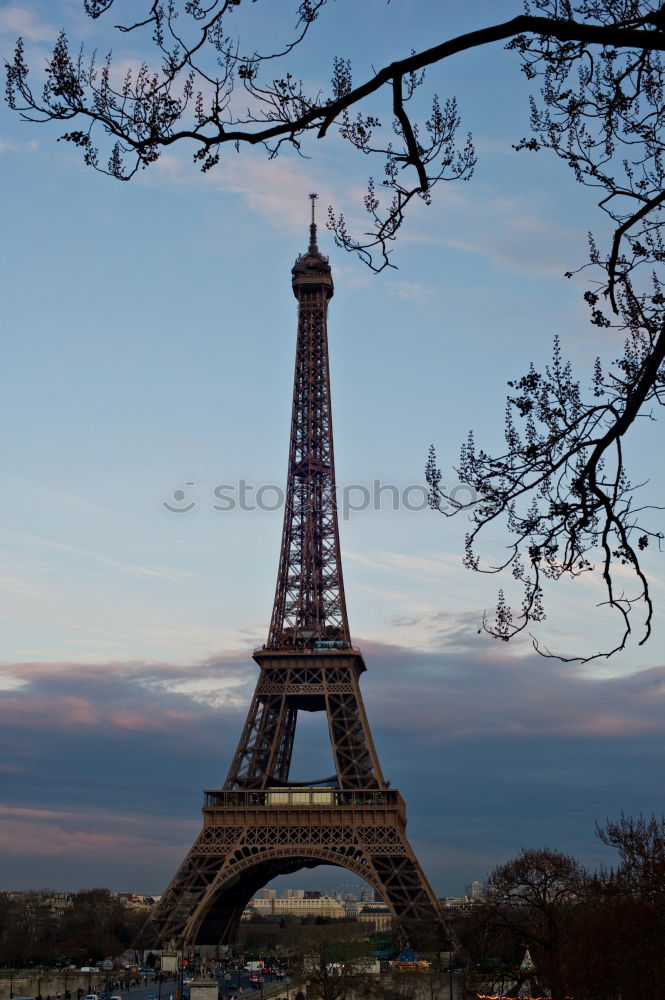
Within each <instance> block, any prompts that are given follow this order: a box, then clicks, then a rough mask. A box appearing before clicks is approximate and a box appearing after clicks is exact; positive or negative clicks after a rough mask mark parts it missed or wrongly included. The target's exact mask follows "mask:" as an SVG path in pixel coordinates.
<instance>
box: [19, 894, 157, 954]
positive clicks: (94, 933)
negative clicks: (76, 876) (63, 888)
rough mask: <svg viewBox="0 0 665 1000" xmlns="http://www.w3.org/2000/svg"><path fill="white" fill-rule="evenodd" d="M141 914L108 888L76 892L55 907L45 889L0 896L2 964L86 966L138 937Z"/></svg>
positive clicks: (129, 945) (130, 943) (133, 941)
mask: <svg viewBox="0 0 665 1000" xmlns="http://www.w3.org/2000/svg"><path fill="white" fill-rule="evenodd" d="M145 920H146V915H145V913H141V912H137V911H136V910H131V909H129V908H128V907H126V906H125V905H123V903H121V902H120V900H119V899H117V898H116V897H115V896H113V895H112V894H111V892H110V891H109V890H108V889H88V890H85V891H82V892H77V893H75V894H74V897H73V900H72V903H71V905H67V906H65V907H63V908H56V907H54V906H53V905H52V903H51V902H49V894H48V893H40V892H28V893H24V894H22V895H20V896H16V897H14V898H11V897H8V896H5V895H0V964H2V965H4V966H7V965H10V966H12V967H14V968H19V967H25V966H28V965H47V966H54V965H65V964H67V965H69V964H71V965H77V966H81V965H86V964H88V963H89V962H91V963H95V962H99V961H101V960H102V959H104V958H107V957H108V956H109V955H120V954H122V952H123V951H125V950H126V949H127V948H129V947H131V946H132V945H133V944H134V943H135V941H136V940H137V938H138V936H139V934H140V931H141V928H142V926H143V924H144V923H145Z"/></svg>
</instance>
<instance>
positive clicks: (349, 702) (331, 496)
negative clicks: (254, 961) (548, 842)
mask: <svg viewBox="0 0 665 1000" xmlns="http://www.w3.org/2000/svg"><path fill="white" fill-rule="evenodd" d="M310 197H311V199H312V221H311V224H310V241H309V247H308V249H307V252H306V253H305V254H303V255H302V256H300V257H298V259H297V260H296V262H295V265H294V267H293V270H292V284H293V292H294V295H295V296H296V299H297V300H298V336H297V344H296V365H295V377H294V388H293V410H292V417H291V439H290V448H289V466H288V481H287V491H286V505H285V513H284V527H283V531H282V547H281V553H280V560H279V571H278V575H277V588H276V592H275V603H274V607H273V613H272V619H271V623H270V631H269V634H268V639H267V642H266V644H265V646H263V647H262V648H261V649H258V650H256V652H255V653H254V659H255V661H256V662H257V663H258V665H259V667H260V668H261V673H260V676H259V678H258V681H257V684H256V689H255V691H254V696H253V698H252V702H251V704H250V707H249V711H248V713H247V720H246V722H245V725H244V728H243V731H242V734H241V736H240V740H239V742H238V748H237V750H236V753H235V756H234V758H233V761H232V762H231V767H230V768H229V772H228V775H227V778H226V781H225V782H224V786H223V788H221V789H215V790H212V791H207V792H205V803H204V807H203V829H202V831H201V833H200V835H199V837H198V839H197V840H196V842H195V843H194V845H193V847H192V848H191V850H190V851H189V853H188V855H187V857H186V858H185V860H184V861H183V863H182V864H181V866H180V868H179V870H178V872H177V873H176V875H175V876H174V878H173V879H172V880H171V882H170V884H169V886H168V887H167V889H166V891H165V892H164V894H163V896H162V897H161V899H160V902H159V904H158V906H157V907H156V908H155V912H154V915H153V918H152V927H153V936H154V938H155V941H156V942H159V941H162V942H163V941H169V940H173V941H175V942H176V943H177V944H178V947H183V948H184V947H190V946H193V945H195V944H225V943H227V942H229V941H231V940H232V939H233V937H234V936H235V933H236V930H237V926H238V922H239V920H240V916H241V914H242V911H243V908H244V907H245V905H246V904H247V902H248V901H249V899H250V898H251V896H252V895H253V894H254V893H255V892H256V890H257V889H259V888H261V887H262V886H264V885H266V884H267V883H268V882H269V881H271V879H273V878H275V877H276V876H277V875H284V874H288V873H290V872H295V871H298V870H299V869H301V868H312V867H315V866H316V865H321V864H332V865H338V866H340V867H342V868H346V869H347V870H348V871H351V872H353V873H354V874H355V875H356V876H358V877H360V878H362V879H364V880H365V881H366V882H368V883H369V885H371V886H372V887H373V888H374V889H375V890H376V891H377V892H378V893H380V895H381V896H382V898H383V899H384V900H385V902H386V905H387V906H388V907H389V909H390V911H391V913H392V915H393V917H394V919H395V920H396V921H397V922H398V923H399V924H400V925H401V927H402V929H403V936H404V937H406V938H409V937H410V938H411V939H412V940H414V939H415V938H417V936H418V933H419V931H422V930H423V929H426V930H427V931H430V932H431V931H432V930H434V931H435V932H438V933H439V935H440V934H441V933H442V932H444V927H443V916H442V913H441V909H440V906H439V903H438V901H437V899H436V897H435V896H434V893H433V892H432V889H431V887H430V885H429V884H428V882H427V879H426V878H425V876H424V874H423V872H422V870H421V868H420V865H419V863H418V859H417V858H416V856H415V854H414V853H413V850H412V848H411V846H410V844H409V842H408V840H407V837H406V809H405V805H404V800H403V799H402V797H401V795H400V794H399V792H398V791H397V790H396V789H394V788H390V787H389V783H388V782H386V781H385V780H384V777H383V774H382V771H381V767H380V764H379V759H378V756H377V753H376V750H375V747H374V743H373V740H372V734H371V731H370V728H369V723H368V721H367V716H366V714H365V708H364V705H363V701H362V697H361V694H360V686H359V680H360V676H361V674H362V673H363V671H364V670H365V664H364V661H363V658H362V654H361V653H360V652H359V651H358V650H357V649H355V648H354V647H353V646H352V645H351V639H350V636H349V627H348V622H347V616H346V604H345V600H344V586H343V582H342V565H341V559H340V550H339V533H338V527H337V508H336V505H335V463H334V456H333V440H332V418H331V411H330V377H329V370H328V367H329V366H328V336H327V314H328V302H329V301H330V298H331V297H332V294H333V281H332V275H331V271H330V265H329V263H328V261H327V259H326V258H325V257H323V256H322V255H321V253H320V251H319V249H318V246H317V240H316V220H315V216H314V203H315V198H316V196H315V195H310ZM300 712H325V714H326V717H327V722H328V733H329V736H330V745H331V750H332V757H333V766H334V771H335V773H334V774H333V775H331V776H329V777H323V778H321V777H315V776H312V777H311V778H310V779H309V780H307V781H293V780H291V774H290V772H291V760H292V755H293V746H294V738H295V732H296V724H297V721H298V715H299V713H300Z"/></svg>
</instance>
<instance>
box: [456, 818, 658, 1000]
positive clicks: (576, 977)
mask: <svg viewBox="0 0 665 1000" xmlns="http://www.w3.org/2000/svg"><path fill="white" fill-rule="evenodd" d="M597 832H598V835H599V836H600V838H601V840H602V841H603V842H604V843H606V844H608V845H610V846H612V847H615V848H616V849H617V851H618V853H619V863H618V866H617V867H616V868H615V869H612V870H608V871H601V872H594V873H590V872H587V871H585V869H584V868H583V867H582V866H581V865H580V864H579V863H578V862H577V861H576V860H575V859H574V858H572V857H569V856H567V855H564V854H561V853H559V852H558V851H555V850H551V849H549V848H547V849H541V850H523V851H522V853H521V854H520V855H519V856H518V857H516V858H514V859H512V860H511V861H508V862H507V863H505V864H503V865H500V866H499V867H498V868H496V869H495V871H494V872H493V873H492V874H491V876H490V878H489V881H488V887H487V888H488V893H487V898H486V900H484V901H483V902H482V903H479V904H477V905H476V906H474V907H473V908H470V910H469V911H468V912H467V913H465V914H463V915H460V916H459V917H457V918H456V920H455V925H456V926H455V930H456V937H457V941H458V943H459V947H460V952H459V955H458V958H459V960H460V961H462V962H463V963H464V964H465V967H466V969H467V990H468V995H470V996H474V995H476V994H477V993H485V994H497V993H502V992H504V991H505V990H506V989H510V985H511V984H514V983H515V982H516V980H519V979H520V978H521V979H523V980H524V983H523V986H524V987H525V988H527V989H526V992H527V993H530V995H532V996H538V995H543V993H544V992H545V991H547V992H549V993H550V994H551V997H552V1000H563V998H574V1000H638V998H639V1000H643V998H644V997H655V996H665V987H663V983H665V818H661V819H660V820H658V819H656V818H655V817H652V818H651V819H645V818H643V817H639V818H637V819H636V818H633V817H627V816H622V817H621V818H620V819H619V820H618V821H617V822H608V823H607V824H606V825H605V826H604V827H599V828H598V830H597ZM527 946H528V948H529V952H530V955H531V958H532V960H533V965H534V970H533V971H532V972H528V971H526V970H520V965H521V963H522V961H523V959H524V955H525V948H526V947H527ZM528 987H530V988H531V989H528ZM534 990H538V992H534Z"/></svg>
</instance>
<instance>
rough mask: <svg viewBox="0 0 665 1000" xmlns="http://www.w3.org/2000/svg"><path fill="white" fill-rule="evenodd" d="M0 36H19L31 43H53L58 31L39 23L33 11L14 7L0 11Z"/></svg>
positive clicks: (49, 25)
mask: <svg viewBox="0 0 665 1000" xmlns="http://www.w3.org/2000/svg"><path fill="white" fill-rule="evenodd" d="M0 34H2V35H10V36H13V37H14V38H16V37H17V36H20V37H21V38H27V39H28V40H29V41H31V42H51V41H55V39H56V37H57V34H58V29H57V28H55V27H54V26H53V25H52V24H48V23H46V22H45V21H40V20H39V18H38V17H37V15H36V14H35V12H34V11H33V10H29V9H28V8H26V7H18V6H15V7H4V8H3V9H2V10H0Z"/></svg>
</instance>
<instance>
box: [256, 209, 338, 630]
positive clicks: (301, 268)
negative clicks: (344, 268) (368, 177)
mask: <svg viewBox="0 0 665 1000" xmlns="http://www.w3.org/2000/svg"><path fill="white" fill-rule="evenodd" d="M310 198H311V200H312V221H311V224H310V227H309V231H310V238H309V247H308V249H307V253H305V254H303V255H302V256H301V257H298V259H297V260H296V262H295V264H294V266H293V270H292V272H291V273H292V275H293V279H292V286H293V294H294V295H295V297H296V299H297V300H298V337H297V342H296V364H295V376H294V380H293V407H292V412H291V443H290V448H289V467H288V479H287V486H286V503H285V508H284V526H283V529H282V548H281V554H280V560H279V571H278V575H277V588H276V591H275V603H274V607H273V613H272V619H271V622H270V632H269V636H268V643H267V647H268V649H305V648H310V649H314V648H317V647H318V648H320V645H321V643H326V644H328V645H332V644H334V645H336V646H340V647H341V646H350V645H351V638H350V635H349V625H348V619H347V614H346V602H345V599H344V583H343V579H342V560H341V556H340V548H339V528H338V524H337V504H336V498H335V458H334V452H333V433H332V416H331V408H330V366H329V361H328V329H327V321H328V302H329V301H330V299H331V298H332V296H333V292H334V288H333V280H332V275H331V271H330V264H329V263H328V260H327V258H326V257H323V256H322V255H321V253H320V252H319V248H318V246H317V242H316V220H315V215H314V210H315V209H314V206H315V204H316V195H315V194H311V195H310Z"/></svg>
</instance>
